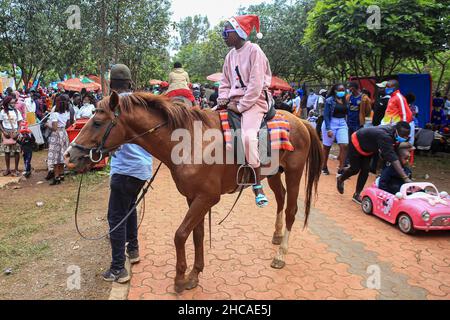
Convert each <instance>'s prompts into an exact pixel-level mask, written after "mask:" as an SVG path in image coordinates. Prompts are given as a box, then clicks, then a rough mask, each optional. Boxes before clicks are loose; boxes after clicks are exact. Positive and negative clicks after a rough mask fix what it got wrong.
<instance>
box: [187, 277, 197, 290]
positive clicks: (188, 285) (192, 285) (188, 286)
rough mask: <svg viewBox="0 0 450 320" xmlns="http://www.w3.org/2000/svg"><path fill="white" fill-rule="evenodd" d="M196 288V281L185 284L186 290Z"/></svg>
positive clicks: (192, 280) (190, 280) (191, 280)
mask: <svg viewBox="0 0 450 320" xmlns="http://www.w3.org/2000/svg"><path fill="white" fill-rule="evenodd" d="M197 287H198V279H189V281H188V283H187V284H186V290H192V289H195V288H197Z"/></svg>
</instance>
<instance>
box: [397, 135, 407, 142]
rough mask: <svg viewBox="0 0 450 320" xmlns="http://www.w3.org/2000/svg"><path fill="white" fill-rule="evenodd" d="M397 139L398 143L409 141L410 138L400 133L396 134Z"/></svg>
mask: <svg viewBox="0 0 450 320" xmlns="http://www.w3.org/2000/svg"><path fill="white" fill-rule="evenodd" d="M395 140H396V141H397V142H398V143H402V142H408V139H407V138H402V137H400V136H399V135H398V134H397V135H396V136H395Z"/></svg>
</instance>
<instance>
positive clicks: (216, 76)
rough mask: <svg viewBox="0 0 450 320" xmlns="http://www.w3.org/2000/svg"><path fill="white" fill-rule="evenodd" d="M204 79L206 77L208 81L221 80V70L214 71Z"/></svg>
mask: <svg viewBox="0 0 450 320" xmlns="http://www.w3.org/2000/svg"><path fill="white" fill-rule="evenodd" d="M206 79H208V80H209V81H212V82H219V81H220V80H222V72H218V73H214V74H212V75H210V76H208V77H206Z"/></svg>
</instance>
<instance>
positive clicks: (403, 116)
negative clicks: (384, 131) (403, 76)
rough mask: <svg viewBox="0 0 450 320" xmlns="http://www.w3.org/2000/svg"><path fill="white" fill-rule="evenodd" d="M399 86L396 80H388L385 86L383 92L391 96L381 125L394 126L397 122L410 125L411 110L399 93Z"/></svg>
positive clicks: (411, 119) (411, 118)
mask: <svg viewBox="0 0 450 320" xmlns="http://www.w3.org/2000/svg"><path fill="white" fill-rule="evenodd" d="M399 88H400V85H399V83H398V81H397V80H390V81H388V83H387V85H386V89H385V92H386V94H387V95H389V96H391V99H390V100H389V103H388V106H387V109H386V112H385V114H384V118H383V120H382V121H381V124H382V125H388V124H390V125H394V124H396V123H397V122H399V121H405V122H408V123H411V122H412V121H413V116H412V112H411V109H410V108H409V104H408V101H406V98H405V97H404V96H403V95H402V94H401V93H400V89H399Z"/></svg>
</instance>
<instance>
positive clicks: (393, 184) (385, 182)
mask: <svg viewBox="0 0 450 320" xmlns="http://www.w3.org/2000/svg"><path fill="white" fill-rule="evenodd" d="M403 170H404V171H405V173H406V175H407V176H408V178H410V179H411V176H412V172H411V169H409V168H408V167H405V168H403ZM404 183H405V181H404V180H403V178H402V177H400V176H399V174H398V173H397V171H396V170H395V169H394V167H392V166H391V165H389V166H387V167H386V168H384V170H383V172H382V173H381V177H380V183H379V186H378V187H379V188H380V189H381V190H384V191H386V192H389V193H392V194H396V193H397V192H399V191H400V189H401V188H402V185H403V184H404Z"/></svg>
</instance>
